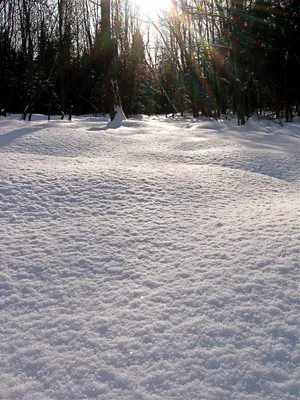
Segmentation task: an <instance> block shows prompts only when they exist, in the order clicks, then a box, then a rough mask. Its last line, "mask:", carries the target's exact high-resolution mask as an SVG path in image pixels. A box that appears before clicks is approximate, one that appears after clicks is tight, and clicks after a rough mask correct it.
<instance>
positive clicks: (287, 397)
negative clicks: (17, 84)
mask: <svg viewBox="0 0 300 400" xmlns="http://www.w3.org/2000/svg"><path fill="white" fill-rule="evenodd" d="M103 129H104V130H103ZM299 132H300V125H299V124H296V123H295V124H286V125H284V127H281V126H280V125H279V124H274V123H273V122H268V121H257V120H252V121H249V122H248V123H247V124H246V125H245V126H243V127H236V126H235V125H234V122H226V121H220V122H214V121H210V120H208V119H206V120H192V119H186V120H181V119H178V120H175V121H173V120H170V119H163V118H160V117H157V118H147V117H144V118H143V119H141V118H139V119H130V120H126V121H122V126H120V127H119V128H118V129H108V128H107V119H104V118H102V119H96V118H92V117H86V118H74V119H73V121H72V122H70V121H61V120H59V119H57V120H53V121H50V122H47V121H46V117H44V118H43V117H42V116H33V121H31V122H23V121H20V120H18V118H16V116H11V117H9V118H4V117H2V118H0V153H1V157H0V268H1V270H0V296H1V313H0V352H1V364H0V365H1V366H0V373H1V376H0V398H1V399H4V400H11V399H22V400H46V399H47V400H50V399H57V400H60V399H64V400H71V399H72V400H73V399H74V400H75V399H78V400H83V399H94V398H97V399H105V400H106V399H108V400H116V399H118V400H134V399H135V400H138V399H139V400H142V399H144V400H154V399H155V400H168V399H175V400H179V399H180V400H183V399H187V400H198V399H199V400H200V399H201V400H220V399H224V400H225V399H226V400H229V399H230V400H259V399H264V400H267V399H268V400H275V399H278V400H296V399H298V398H299V397H298V396H299V361H300V354H299V291H298V290H299V287H298V284H299V238H300V232H299V185H298V182H299V138H297V137H295V136H299Z"/></svg>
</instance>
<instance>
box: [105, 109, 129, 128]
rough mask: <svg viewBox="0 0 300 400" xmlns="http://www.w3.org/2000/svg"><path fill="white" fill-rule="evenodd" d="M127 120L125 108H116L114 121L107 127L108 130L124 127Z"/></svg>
mask: <svg viewBox="0 0 300 400" xmlns="http://www.w3.org/2000/svg"><path fill="white" fill-rule="evenodd" d="M125 120H126V117H125V114H124V112H123V108H122V107H120V106H116V115H115V117H114V119H113V120H112V121H110V122H109V123H108V124H107V125H106V129H117V128H120V127H121V126H122V122H123V121H125Z"/></svg>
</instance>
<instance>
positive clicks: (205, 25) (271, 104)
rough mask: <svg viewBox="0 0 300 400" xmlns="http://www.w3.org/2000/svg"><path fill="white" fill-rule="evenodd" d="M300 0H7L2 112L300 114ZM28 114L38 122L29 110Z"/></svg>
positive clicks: (0, 20) (2, 13) (0, 35)
mask: <svg viewBox="0 0 300 400" xmlns="http://www.w3.org/2000/svg"><path fill="white" fill-rule="evenodd" d="M299 8H300V7H299V2H298V1H297V0H283V1H282V0H172V1H170V7H169V8H168V10H164V11H162V10H160V11H158V12H157V13H156V16H155V18H154V17H151V16H150V15H149V16H148V17H145V16H143V15H142V13H141V12H140V8H139V5H138V4H136V3H133V2H130V1H129V0H102V1H101V0H1V2H0V55H1V57H0V109H1V113H2V115H6V113H21V114H23V117H24V119H26V115H27V118H29V119H30V115H31V113H33V112H34V113H41V114H46V115H54V114H61V115H62V116H63V115H64V114H65V113H69V112H70V111H71V112H73V113H74V114H78V115H81V114H90V113H92V114H94V115H98V114H106V113H110V114H111V117H112V118H113V112H114V111H113V110H114V106H115V105H116V104H121V105H122V107H123V110H124V113H125V114H126V116H130V115H134V114H147V115H152V114H173V115H175V114H179V115H184V114H185V113H190V114H192V115H193V116H194V117H198V116H199V115H201V116H208V117H213V118H216V119H217V118H220V117H227V118H231V117H232V116H236V117H237V120H238V124H239V125H243V124H244V123H245V121H246V120H247V118H249V116H251V115H252V114H253V112H255V111H257V112H258V113H261V114H264V115H268V116H270V117H274V118H284V119H285V120H286V121H287V122H289V121H292V118H293V117H294V116H296V115H299V112H300V109H299V108H300V78H299V76H300V73H299V72H300V45H299V43H300V10H299ZM28 116H29V117H28Z"/></svg>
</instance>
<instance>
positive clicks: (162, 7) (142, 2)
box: [134, 0, 171, 20]
mask: <svg viewBox="0 0 300 400" xmlns="http://www.w3.org/2000/svg"><path fill="white" fill-rule="evenodd" d="M134 3H135V4H136V5H137V7H138V8H139V9H140V11H141V14H142V16H145V17H148V18H151V19H154V20H155V19H157V18H158V15H160V16H161V15H163V13H164V12H168V11H169V10H170V7H171V0H134Z"/></svg>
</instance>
